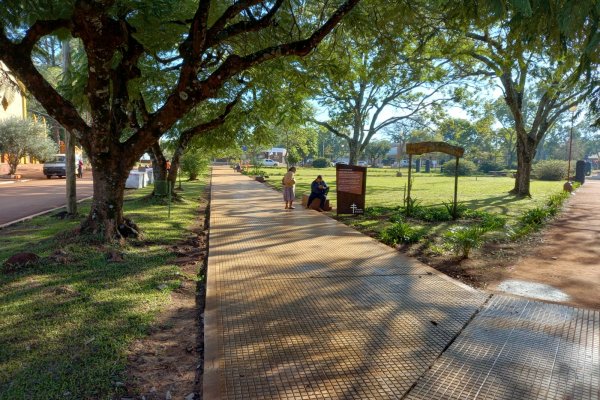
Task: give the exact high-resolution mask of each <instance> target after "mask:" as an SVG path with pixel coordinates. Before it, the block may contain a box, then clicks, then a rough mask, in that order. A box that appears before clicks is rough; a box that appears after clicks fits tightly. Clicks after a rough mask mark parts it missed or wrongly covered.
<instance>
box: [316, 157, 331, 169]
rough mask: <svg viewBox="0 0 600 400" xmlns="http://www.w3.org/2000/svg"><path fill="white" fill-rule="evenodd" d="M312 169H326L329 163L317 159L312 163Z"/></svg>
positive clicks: (322, 159) (323, 159)
mask: <svg viewBox="0 0 600 400" xmlns="http://www.w3.org/2000/svg"><path fill="white" fill-rule="evenodd" d="M312 166H313V168H327V167H328V166H329V161H327V160H326V159H325V158H317V159H316V160H314V161H313V162H312Z"/></svg>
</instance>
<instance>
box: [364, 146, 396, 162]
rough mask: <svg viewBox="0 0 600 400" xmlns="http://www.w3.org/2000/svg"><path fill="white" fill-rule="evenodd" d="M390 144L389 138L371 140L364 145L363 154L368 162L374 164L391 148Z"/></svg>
mask: <svg viewBox="0 0 600 400" xmlns="http://www.w3.org/2000/svg"><path fill="white" fill-rule="evenodd" d="M391 148H392V144H391V143H390V141H389V140H376V141H372V142H371V143H369V144H368V145H367V146H366V147H365V156H367V158H368V160H369V163H370V164H371V165H375V164H376V163H377V160H381V159H383V158H384V157H385V156H386V155H387V154H388V153H389V152H390V150H391Z"/></svg>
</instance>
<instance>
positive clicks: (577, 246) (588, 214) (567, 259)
mask: <svg viewBox="0 0 600 400" xmlns="http://www.w3.org/2000/svg"><path fill="white" fill-rule="evenodd" d="M400 250H401V251H403V252H405V253H406V254H407V255H409V256H412V257H416V258H418V259H419V260H420V261H422V262H424V263H425V264H428V265H430V266H431V267H433V268H435V269H437V270H439V271H441V272H444V273H445V274H447V275H449V276H451V277H453V278H455V279H458V280H460V281H462V282H464V283H466V284H469V285H471V286H473V287H478V288H483V289H488V290H492V291H500V289H499V288H498V285H500V284H501V283H502V282H506V281H509V280H511V281H512V280H519V281H524V282H529V283H534V284H545V285H549V286H551V287H552V288H555V289H558V290H559V291H561V292H563V293H564V294H566V295H568V296H569V297H570V299H569V300H566V301H563V302H562V303H565V304H570V305H574V306H579V307H586V308H594V309H600V294H599V293H600V292H599V289H598V288H599V287H600V180H588V181H586V183H585V185H583V186H582V187H581V188H580V189H579V190H577V192H576V193H575V194H574V195H573V196H572V197H571V199H569V201H568V202H567V204H566V206H565V208H564V210H563V211H562V213H561V214H560V215H559V216H558V217H557V218H556V219H555V220H554V221H552V222H551V223H549V224H548V225H547V226H546V227H545V229H543V230H542V231H541V232H539V233H537V234H534V235H532V236H530V237H529V238H527V239H525V240H520V241H518V242H507V243H487V244H486V245H485V246H484V247H483V248H481V249H479V250H477V251H474V252H473V253H472V255H471V257H470V258H469V259H465V260H461V259H460V258H457V257H451V256H448V255H435V254H429V253H427V252H423V251H421V249H419V247H418V245H413V246H409V247H404V248H400ZM542 300H543V299H542Z"/></svg>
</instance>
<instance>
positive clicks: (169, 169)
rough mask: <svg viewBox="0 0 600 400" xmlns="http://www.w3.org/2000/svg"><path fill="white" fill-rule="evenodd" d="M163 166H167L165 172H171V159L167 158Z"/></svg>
mask: <svg viewBox="0 0 600 400" xmlns="http://www.w3.org/2000/svg"><path fill="white" fill-rule="evenodd" d="M165 166H166V167H167V174H168V173H169V172H171V161H169V160H167V162H166V163H165Z"/></svg>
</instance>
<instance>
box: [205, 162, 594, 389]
mask: <svg viewBox="0 0 600 400" xmlns="http://www.w3.org/2000/svg"><path fill="white" fill-rule="evenodd" d="M280 197H281V195H280V194H278V193H276V192H274V191H272V190H270V189H268V188H267V187H265V186H264V185H262V184H260V183H257V182H254V181H251V180H250V179H248V178H247V177H245V176H242V175H239V174H235V173H234V172H233V171H232V170H231V169H228V168H215V169H214V172H213V185H212V203H211V230H210V251H209V262H208V290H207V306H206V313H205V374H204V399H205V400H217V399H295V400H297V399H403V398H407V399H491V398H494V399H529V398H531V399H537V398H541V399H557V400H558V399H561V400H566V399H590V400H591V399H598V398H599V396H600V382H599V381H600V313H599V312H598V311H591V310H583V309H576V308H572V307H567V306H560V305H551V304H545V303H541V302H533V301H529V300H523V299H518V298H511V297H506V296H500V295H494V296H491V295H490V294H487V293H484V292H479V291H475V290H473V289H470V288H468V287H466V286H464V285H462V284H460V283H457V282H455V281H453V280H451V279H449V278H447V277H446V276H444V275H442V274H440V273H438V272H437V271H435V270H433V269H431V268H429V267H427V266H425V265H423V264H420V263H419V262H417V261H414V260H411V259H408V258H406V257H404V256H403V255H402V254H400V253H398V252H397V251H394V250H393V249H391V248H389V247H387V246H384V245H382V244H380V243H378V242H376V241H375V240H373V239H371V238H369V237H366V236H364V235H362V234H360V233H358V232H356V231H354V230H352V229H350V228H348V227H346V226H344V225H343V224H340V223H338V222H336V221H335V220H332V219H330V218H327V217H326V216H324V215H321V214H318V213H316V212H314V211H306V210H302V209H296V210H293V211H286V210H283V202H282V201H281V198H280Z"/></svg>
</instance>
